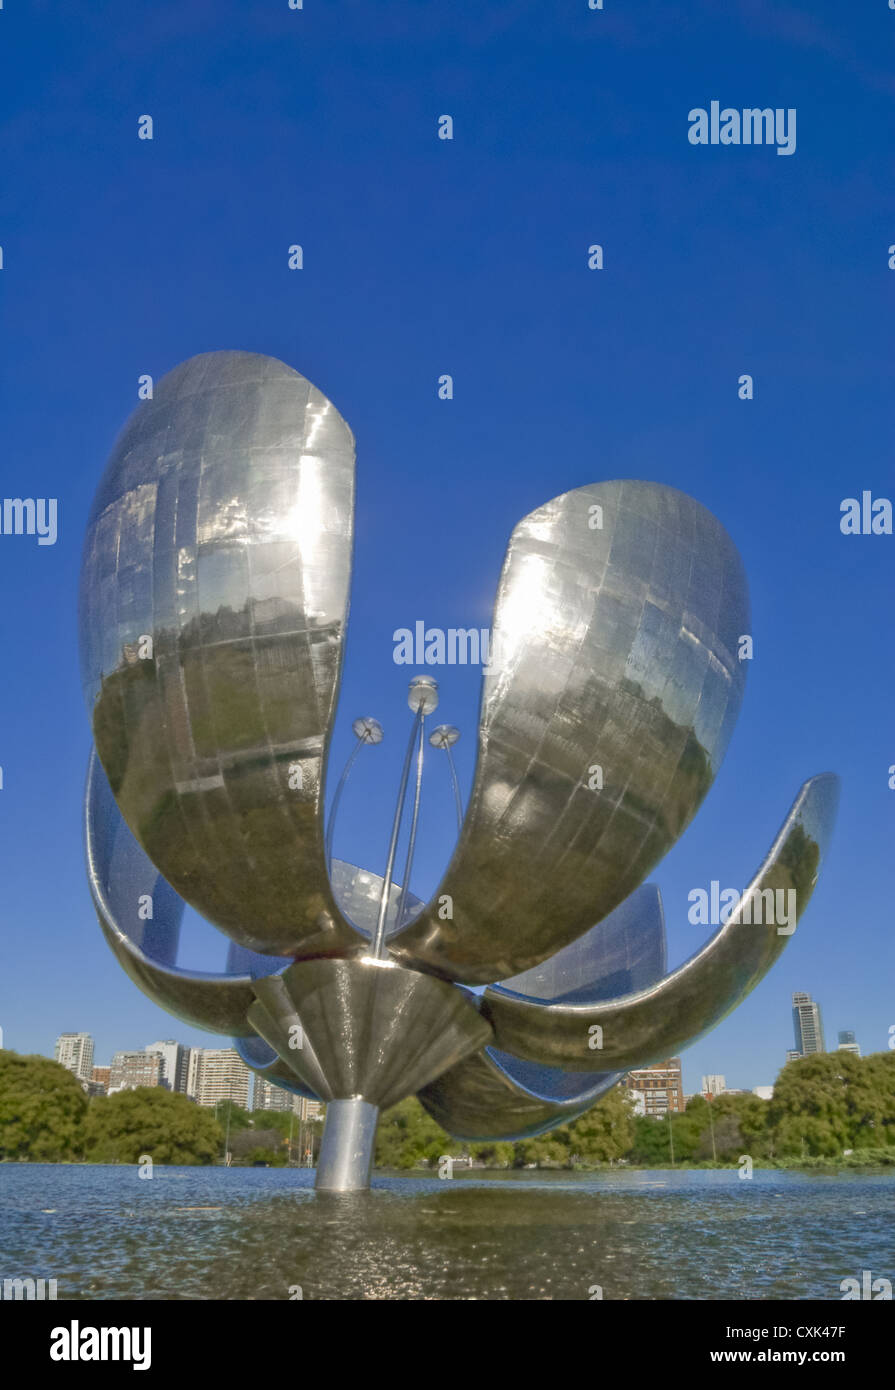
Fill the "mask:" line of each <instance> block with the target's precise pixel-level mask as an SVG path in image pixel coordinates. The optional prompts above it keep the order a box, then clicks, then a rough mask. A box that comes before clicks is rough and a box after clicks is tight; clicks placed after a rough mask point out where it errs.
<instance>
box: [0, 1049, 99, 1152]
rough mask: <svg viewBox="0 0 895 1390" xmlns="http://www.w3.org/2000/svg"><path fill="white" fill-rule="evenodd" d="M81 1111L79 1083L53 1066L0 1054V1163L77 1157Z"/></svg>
mask: <svg viewBox="0 0 895 1390" xmlns="http://www.w3.org/2000/svg"><path fill="white" fill-rule="evenodd" d="M86 1110H87V1097H86V1096H85V1094H84V1091H83V1089H82V1087H81V1083H80V1082H79V1081H78V1078H77V1077H76V1076H73V1075H72V1073H71V1072H70V1071H67V1070H66V1069H65V1067H60V1066H59V1064H58V1062H51V1061H50V1060H49V1058H48V1057H33V1056H32V1057H21V1056H19V1054H18V1053H17V1052H0V1160H3V1159H6V1160H9V1161H12V1162H17V1163H21V1162H27V1161H29V1160H30V1161H31V1162H33V1163H64V1162H67V1161H71V1160H73V1159H76V1158H79V1157H80V1154H81V1144H82V1133H81V1124H82V1121H83V1119H84V1115H85V1113H86Z"/></svg>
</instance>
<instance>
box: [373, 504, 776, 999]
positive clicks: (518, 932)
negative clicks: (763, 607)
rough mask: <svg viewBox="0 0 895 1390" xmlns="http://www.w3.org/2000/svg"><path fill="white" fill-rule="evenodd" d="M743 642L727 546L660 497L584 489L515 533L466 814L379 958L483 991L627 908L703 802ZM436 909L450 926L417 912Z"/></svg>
mask: <svg viewBox="0 0 895 1390" xmlns="http://www.w3.org/2000/svg"><path fill="white" fill-rule="evenodd" d="M597 522H599V523H600V524H599V525H597V524H596V523H597ZM748 631H749V623H748V602H747V590H746V580H745V575H744V573H743V569H742V565H741V562H740V558H739V555H738V553H737V551H736V549H735V547H734V545H733V543H732V541H731V540H730V538H729V536H728V535H727V533H726V531H725V530H724V528H723V527H722V526H721V524H720V522H718V521H717V520H716V519H715V517H713V516H712V515H711V514H710V513H709V512H707V511H706V510H705V508H704V507H702V506H700V504H699V503H698V502H695V501H694V500H693V499H692V498H690V497H687V496H685V495H684V494H683V493H681V492H678V491H676V490H675V489H673V488H669V487H663V486H661V485H659V484H657V483H643V482H611V483H599V484H593V485H591V486H589V487H583V488H578V489H577V490H576V491H574V492H568V493H564V494H563V495H562V496H561V497H556V498H554V499H553V501H551V502H548V503H547V504H546V505H545V506H543V507H540V508H538V510H537V511H535V512H532V513H531V515H530V516H527V517H526V518H525V519H524V520H523V521H521V522H520V523H519V525H518V526H517V527H516V529H515V531H514V532H513V535H512V538H511V540H510V545H509V548H508V551H507V556H506V560H505V562H504V567H503V573H502V575H501V580H500V586H499V590H498V596H497V604H496V607H495V612H494V633H493V644H494V652H495V657H496V665H495V666H494V667H492V668H491V669H489V670H488V672H487V674H486V676H485V680H484V685H483V693H482V710H481V719H480V725H479V747H478V762H477V766H476V773H475V781H474V784H473V790H472V797H471V800H470V804H469V810H468V812H467V815H466V820H465V821H464V824H463V830H462V832H461V835H460V840H459V843H458V845H457V849H456V851H455V853H454V856H453V859H452V861H451V864H450V866H449V868H448V871H447V874H446V875H445V878H444V879H443V881H442V883H441V884H440V886H439V887H438V889H437V891H436V894H435V895H434V898H433V900H432V902H431V903H430V904H429V906H428V907H427V909H426V911H425V912H424V913H423V914H422V915H421V916H420V917H419V918H418V919H417V920H416V921H415V922H413V923H411V924H410V925H409V926H408V927H406V928H405V929H404V930H403V931H401V932H400V933H398V934H397V935H396V936H395V937H393V938H392V939H391V940H390V942H389V946H390V949H391V950H392V952H393V953H394V954H395V956H396V957H397V958H398V959H400V960H403V961H405V962H406V963H407V964H411V965H412V964H413V963H414V962H416V963H417V964H419V965H422V966H423V968H426V969H429V970H432V971H435V972H437V973H439V974H442V975H444V976H447V977H448V978H452V979H456V980H462V981H465V982H467V983H486V982H488V981H493V980H499V979H502V978H506V977H507V976H510V975H513V974H516V973H518V972H519V971H522V970H527V969H530V968H531V967H532V966H534V965H537V964H538V962H540V961H542V960H544V959H545V958H546V957H547V956H549V955H551V954H552V953H553V952H554V951H557V950H559V949H560V947H562V946H565V945H566V944H567V943H568V942H570V941H573V940H574V939H575V938H576V937H578V936H580V935H581V934H582V933H583V932H585V931H587V929H588V928H589V927H591V926H592V925H593V923H594V921H595V920H597V921H599V920H600V919H601V918H602V917H605V916H606V915H607V914H608V913H609V912H611V911H612V909H613V908H614V907H616V906H617V905H618V904H619V903H620V902H622V901H623V900H624V899H625V898H626V897H628V895H629V894H630V893H632V892H633V891H634V889H635V888H637V887H638V886H639V884H640V883H642V881H643V879H644V878H645V877H646V875H647V874H648V873H649V872H650V870H651V869H652V868H653V866H654V865H655V864H656V863H657V862H658V860H659V859H661V858H662V856H663V855H664V854H666V853H667V851H668V850H669V849H670V848H671V846H672V845H673V844H674V843H675V841H676V840H677V838H678V836H679V835H680V834H681V833H682V832H683V830H684V829H685V827H686V826H687V825H688V823H689V821H690V819H691V817H692V816H693V815H694V813H695V812H696V810H697V808H698V807H699V805H700V803H701V802H702V799H703V797H704V796H705V794H706V792H707V791H708V789H709V787H710V786H711V783H712V780H713V778H714V776H715V773H716V771H717V769H718V765H719V763H720V761H721V758H722V757H723V754H724V751H725V749H726V746H727V742H728V739H729V736H730V733H731V730H732V728H733V724H734V721H735V719H736V715H737V713H738V711H739V705H740V699H741V695H742V690H743V685H744V667H743V665H742V664H741V663H740V662H739V661H738V659H737V638H738V637H739V636H740V635H741V634H742V633H744V632H748ZM601 783H602V785H600V784H601ZM445 895H447V896H448V897H449V898H450V899H451V900H452V904H453V909H452V910H453V917H452V920H450V921H443V920H441V918H440V917H439V915H438V911H437V904H438V903H439V900H440V899H442V898H443V897H444V896H445Z"/></svg>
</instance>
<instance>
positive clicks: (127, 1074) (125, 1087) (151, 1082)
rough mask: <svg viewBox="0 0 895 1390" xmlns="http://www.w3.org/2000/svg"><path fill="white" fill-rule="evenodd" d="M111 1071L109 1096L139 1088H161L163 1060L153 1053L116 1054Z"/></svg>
mask: <svg viewBox="0 0 895 1390" xmlns="http://www.w3.org/2000/svg"><path fill="white" fill-rule="evenodd" d="M109 1071H110V1075H109V1095H112V1094H113V1093H114V1092H115V1091H133V1090H135V1089H136V1087H137V1086H160V1085H161V1075H162V1059H161V1057H159V1056H158V1054H157V1053H152V1052H116V1053H115V1055H114V1056H113V1058H112V1065H111V1067H110V1069H109Z"/></svg>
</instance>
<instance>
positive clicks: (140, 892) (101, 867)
mask: <svg viewBox="0 0 895 1390" xmlns="http://www.w3.org/2000/svg"><path fill="white" fill-rule="evenodd" d="M84 806H85V826H84V829H85V840H86V855H87V878H88V881H89V884H90V892H91V895H92V897H93V904H94V907H95V908H96V915H97V917H98V918H99V924H100V926H101V927H102V930H103V935H104V936H105V938H106V940H107V941H108V943H109V945H110V946H111V948H112V950H113V951H114V953H115V956H116V957H117V959H118V962H119V964H120V965H121V966H122V967H123V968H124V970H125V971H126V973H127V974H128V975H129V976H130V978H131V979H132V980H133V982H134V984H135V985H137V987H138V988H139V989H141V990H142V991H143V993H144V994H146V995H148V996H149V998H150V999H151V1000H152V1001H153V1003H155V1004H158V1005H159V1006H160V1008H163V1009H167V1010H168V1012H169V1013H171V1014H174V1016H175V1017H176V1018H179V1019H182V1021H183V1022H184V1023H189V1024H192V1025H193V1027H195V1028H205V1029H207V1030H208V1031H209V1032H212V1033H225V1034H231V1035H232V1034H238V1035H240V1036H247V1035H252V1034H253V1032H254V1030H253V1029H252V1027H251V1025H250V1024H249V1022H248V1019H247V1013H248V1009H249V1008H250V1006H251V1005H252V1003H253V1002H254V998H255V995H254V992H253V990H252V979H251V977H250V976H248V975H210V974H203V973H200V972H198V971H191V970H181V969H179V968H178V967H177V966H176V964H175V961H176V958H177V945H178V938H179V933H180V921H181V917H182V916H183V900H182V899H181V898H179V897H178V896H177V895H176V894H175V893H174V892H173V890H172V889H171V887H170V885H169V884H168V883H166V882H165V880H164V879H163V878H162V876H161V875H160V874H159V871H158V869H157V868H156V867H155V865H154V864H153V863H152V861H151V860H150V859H149V858H147V856H146V855H145V854H144V852H143V850H142V849H141V848H140V846H139V845H138V844H137V841H136V840H135V839H134V837H133V835H132V834H131V832H130V830H129V829H128V827H127V825H126V824H125V821H124V819H123V817H122V815H121V812H120V811H119V809H118V806H117V804H116V802H115V798H114V796H113V795H112V789H111V787H110V786H109V782H108V779H107V777H106V774H105V772H104V771H103V769H102V766H101V765H100V762H99V759H98V758H97V756H96V754H95V753H91V755H90V765H89V768H88V772H87V790H86V794H85V801H84ZM148 905H151V910H152V916H151V917H147V916H146V913H147V910H148Z"/></svg>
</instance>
